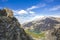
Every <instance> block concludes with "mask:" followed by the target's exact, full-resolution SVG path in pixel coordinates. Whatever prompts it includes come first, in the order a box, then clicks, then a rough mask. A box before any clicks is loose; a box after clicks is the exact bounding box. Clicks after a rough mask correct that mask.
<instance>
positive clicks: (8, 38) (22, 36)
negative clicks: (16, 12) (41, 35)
mask: <svg viewBox="0 0 60 40" xmlns="http://www.w3.org/2000/svg"><path fill="white" fill-rule="evenodd" d="M10 12H11V11H6V10H5V11H4V10H0V40H32V38H31V37H30V36H29V35H28V34H26V33H25V31H24V29H22V28H21V25H20V24H19V22H18V20H17V19H16V18H15V17H11V16H13V15H10V14H11V13H10ZM7 13H9V14H7ZM7 15H8V16H9V17H7Z"/></svg>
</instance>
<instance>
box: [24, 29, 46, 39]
mask: <svg viewBox="0 0 60 40" xmlns="http://www.w3.org/2000/svg"><path fill="white" fill-rule="evenodd" d="M25 32H26V33H28V34H29V35H31V36H32V37H34V38H42V37H45V33H43V32H40V33H35V32H31V31H29V30H25Z"/></svg>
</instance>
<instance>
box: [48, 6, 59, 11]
mask: <svg viewBox="0 0 60 40" xmlns="http://www.w3.org/2000/svg"><path fill="white" fill-rule="evenodd" d="M57 10H60V5H58V6H54V7H53V8H50V9H49V11H57Z"/></svg>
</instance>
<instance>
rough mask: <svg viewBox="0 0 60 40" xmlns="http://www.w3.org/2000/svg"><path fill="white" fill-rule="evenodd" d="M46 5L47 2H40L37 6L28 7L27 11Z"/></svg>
mask: <svg viewBox="0 0 60 40" xmlns="http://www.w3.org/2000/svg"><path fill="white" fill-rule="evenodd" d="M45 6H46V4H43V3H39V4H37V5H35V6H32V7H30V8H27V11H30V10H33V9H36V8H41V7H45Z"/></svg>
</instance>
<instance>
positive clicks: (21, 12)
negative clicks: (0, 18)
mask: <svg viewBox="0 0 60 40" xmlns="http://www.w3.org/2000/svg"><path fill="white" fill-rule="evenodd" d="M27 13H28V12H27V11H25V10H20V11H18V14H27Z"/></svg>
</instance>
